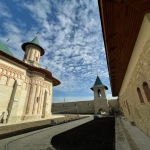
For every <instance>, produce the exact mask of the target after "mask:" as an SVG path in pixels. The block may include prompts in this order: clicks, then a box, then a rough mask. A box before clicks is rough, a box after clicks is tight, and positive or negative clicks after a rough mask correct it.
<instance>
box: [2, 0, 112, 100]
mask: <svg viewBox="0 0 150 150" xmlns="http://www.w3.org/2000/svg"><path fill="white" fill-rule="evenodd" d="M0 10H1V13H0V22H1V24H0V41H3V42H6V40H7V39H8V38H9V39H10V41H9V42H8V46H9V48H10V49H11V51H12V53H13V54H14V56H15V57H17V58H18V59H20V60H22V59H23V55H24V52H23V51H22V50H21V45H22V43H24V42H29V41H31V40H32V39H33V38H34V37H35V36H36V33H37V32H39V34H38V39H39V42H40V45H41V46H42V47H43V48H44V49H45V51H46V53H45V55H44V56H42V57H41V61H40V63H41V67H43V68H47V69H48V70H49V71H50V72H52V74H53V76H54V77H56V78H57V79H59V80H60V81H61V85H59V86H57V87H54V92H53V102H60V101H64V98H65V100H66V101H78V100H92V99H93V91H91V90H90V88H91V87H92V86H93V84H94V82H95V79H96V76H97V75H98V76H99V77H100V78H101V80H102V82H103V83H104V84H105V85H106V86H108V88H109V90H108V91H107V95H108V98H111V89H110V83H109V76H108V70H107V62H106V56H105V49H104V43H103V37H102V29H101V24H100V17H99V10H98V3H97V0H11V1H9V0H1V1H0Z"/></svg>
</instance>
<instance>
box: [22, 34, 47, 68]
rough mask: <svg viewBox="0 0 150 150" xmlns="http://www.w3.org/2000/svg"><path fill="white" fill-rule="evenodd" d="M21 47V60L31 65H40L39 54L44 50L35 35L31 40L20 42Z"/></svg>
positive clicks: (42, 53)
mask: <svg viewBox="0 0 150 150" xmlns="http://www.w3.org/2000/svg"><path fill="white" fill-rule="evenodd" d="M22 49H23V51H25V54H24V58H23V61H24V62H25V63H27V64H29V65H31V66H35V67H40V56H42V55H44V53H45V51H44V49H43V48H42V47H41V46H40V44H39V40H38V38H37V36H36V37H35V38H34V39H33V40H32V41H31V42H27V43H24V44H22Z"/></svg>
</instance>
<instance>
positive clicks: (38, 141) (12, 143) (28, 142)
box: [0, 116, 93, 150]
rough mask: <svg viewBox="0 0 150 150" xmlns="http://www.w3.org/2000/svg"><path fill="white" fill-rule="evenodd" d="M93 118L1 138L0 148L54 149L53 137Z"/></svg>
mask: <svg viewBox="0 0 150 150" xmlns="http://www.w3.org/2000/svg"><path fill="white" fill-rule="evenodd" d="M91 120H93V117H92V116H91V117H88V118H85V119H81V120H77V121H73V122H69V123H66V124H63V125H58V126H54V127H50V128H46V129H42V130H38V131H34V132H30V133H26V134H22V135H18V136H14V137H10V138H7V139H3V140H0V150H54V149H53V147H52V145H51V138H52V137H53V136H54V135H56V134H59V133H61V132H64V131H67V130H69V129H72V128H74V127H76V126H79V125H81V124H84V123H86V122H89V121H91Z"/></svg>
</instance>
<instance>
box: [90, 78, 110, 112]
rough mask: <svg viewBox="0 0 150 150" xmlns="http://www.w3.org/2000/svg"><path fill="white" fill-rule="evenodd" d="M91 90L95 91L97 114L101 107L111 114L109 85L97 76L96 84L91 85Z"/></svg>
mask: <svg viewBox="0 0 150 150" xmlns="http://www.w3.org/2000/svg"><path fill="white" fill-rule="evenodd" d="M91 90H92V91H93V92H94V109H95V114H96V113H97V112H98V110H99V109H101V108H102V109H103V110H105V111H106V113H107V114H109V109H108V103H107V97H106V90H108V88H107V86H105V85H104V84H103V83H102V81H101V80H100V78H99V77H98V76H97V78H96V81H95V83H94V85H93V86H92V87H91Z"/></svg>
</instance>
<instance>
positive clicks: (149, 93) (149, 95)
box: [143, 82, 150, 102]
mask: <svg viewBox="0 0 150 150" xmlns="http://www.w3.org/2000/svg"><path fill="white" fill-rule="evenodd" d="M143 89H144V93H145V95H146V98H147V101H148V102H150V89H149V87H148V84H147V83H146V82H143Z"/></svg>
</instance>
